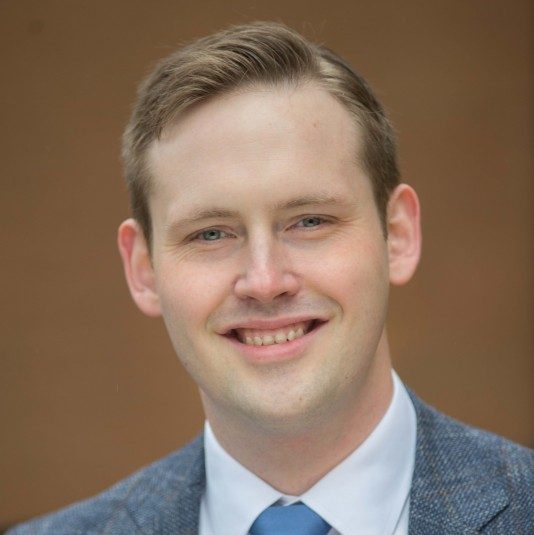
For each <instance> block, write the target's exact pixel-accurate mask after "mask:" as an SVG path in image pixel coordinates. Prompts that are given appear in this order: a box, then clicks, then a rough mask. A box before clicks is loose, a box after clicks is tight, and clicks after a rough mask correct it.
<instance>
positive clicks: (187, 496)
mask: <svg viewBox="0 0 534 535" xmlns="http://www.w3.org/2000/svg"><path fill="white" fill-rule="evenodd" d="M205 485H206V475H205V468H204V441H203V437H202V436H199V437H198V438H197V439H196V440H195V441H194V442H192V443H191V444H189V445H188V446H186V447H185V448H184V449H182V450H180V451H178V452H177V453H176V454H173V455H171V456H170V457H169V458H168V459H167V460H166V461H165V463H164V464H162V465H161V466H160V467H159V468H158V471H157V473H156V474H152V475H151V477H150V478H149V479H147V478H146V477H144V478H143V477H141V478H140V480H139V482H138V483H137V484H135V485H133V486H132V488H131V490H130V492H129V493H128V497H127V499H126V508H125V513H126V514H127V515H129V517H130V519H131V523H130V524H131V525H132V527H133V526H135V531H132V530H130V529H129V530H128V531H120V535H122V534H123V533H124V535H126V534H128V535H132V534H134V533H135V534H136V535H137V534H139V535H140V534H143V535H156V534H157V535H197V534H198V520H199V513H200V500H201V497H202V493H203V491H204V488H205ZM118 524H119V523H116V525H118ZM112 532H113V533H114V535H115V534H116V533H118V532H116V531H113V530H112Z"/></svg>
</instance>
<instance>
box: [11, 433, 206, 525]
mask: <svg viewBox="0 0 534 535" xmlns="http://www.w3.org/2000/svg"><path fill="white" fill-rule="evenodd" d="M199 463H203V439H202V436H200V437H198V438H197V439H196V440H195V441H193V442H191V443H190V444H188V445H187V446H185V447H184V448H182V449H180V450H177V451H175V452H173V453H171V454H170V455H168V456H166V457H164V458H163V459H160V460H158V461H156V462H154V463H152V464H151V465H149V466H146V467H145V468H142V469H140V470H139V471H137V472H135V473H134V474H132V475H130V476H129V477H127V478H126V479H123V480H122V481H119V482H118V483H116V484H115V485H113V486H112V487H110V488H109V489H107V490H105V491H104V492H102V493H100V494H98V495H97V496H94V497H92V498H89V499H87V500H84V501H81V502H78V503H75V504H73V505H70V506H68V507H66V508H64V509H61V510H59V511H56V512H54V513H50V514H47V515H45V516H42V517H39V518H36V519H34V520H32V521H29V522H26V523H24V524H21V525H19V526H16V527H15V528H13V529H12V530H10V531H8V532H7V534H6V535H52V534H54V535H82V534H83V535H93V534H94V535H96V534H99V535H100V534H103V533H110V534H121V535H122V534H123V533H124V534H134V533H139V532H142V529H140V526H139V518H138V515H139V514H143V512H142V511H143V510H144V509H146V510H150V511H155V510H157V509H158V507H159V506H160V503H159V502H163V501H165V499H166V496H170V495H172V496H175V495H176V494H177V492H180V490H182V489H183V488H186V487H188V486H189V485H194V484H197V483H198V479H199V477H200V474H201V472H203V464H202V468H201V470H200V471H199V470H198V465H199ZM151 502H153V503H151Z"/></svg>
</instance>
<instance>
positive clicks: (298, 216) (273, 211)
mask: <svg viewBox="0 0 534 535" xmlns="http://www.w3.org/2000/svg"><path fill="white" fill-rule="evenodd" d="M123 155H124V162H125V170H126V177H127V181H128V184H129V188H130V192H131V200H132V207H133V216H134V217H133V218H132V219H128V220H127V221H125V222H124V223H123V224H122V225H121V226H120V228H119V233H118V243H119V249H120V252H121V255H122V259H123V262H124V268H125V273H126V279H127V281H128V285H129V288H130V292H131V294H132V297H133V299H134V301H135V302H136V304H137V306H138V307H139V308H140V309H141V310H142V311H143V312H144V313H145V314H147V315H150V316H160V315H161V316H163V319H164V321H165V323H166V326H167V329H168V332H169V335H170V338H171V340H172V343H173V345H174V348H175V350H176V353H177V355H178V357H179V358H180V360H181V361H182V363H183V365H184V366H185V368H186V369H187V370H188V372H189V373H190V374H191V376H192V378H193V379H194V380H195V382H196V383H197V384H198V387H199V391H200V395H201V399H202V403H203V406H204V409H205V413H206V417H207V421H206V427H205V433H204V434H203V436H201V437H199V438H198V439H197V440H196V441H195V442H193V443H192V444H190V445H188V446H186V447H185V448H184V449H182V450H180V451H178V452H176V453H174V454H172V455H170V456H169V457H167V458H166V459H163V460H160V461H158V462H156V463H155V464H153V465H152V466H150V467H148V468H145V469H143V470H141V471H140V472H138V473H137V474H135V475H133V476H131V477H130V478H128V479H126V480H125V481H122V482H120V483H118V484H117V485H116V486H115V487H113V488H112V489H110V490H108V491H106V492H104V493H102V494H101V495H99V496H97V497H95V498H92V499H91V500H88V501H85V502H82V503H80V504H77V505H74V506H72V507H70V508H67V509H66V510H63V511H61V512H59V513H56V514H54V515H51V516H48V517H44V518H42V519H38V520H36V521H34V522H32V523H29V524H26V525H24V526H21V527H20V528H19V529H15V530H14V532H13V533H19V534H22V533H54V534H61V533H64V534H67V533H69V534H71V533H80V534H81V533H110V534H135V533H144V534H160V533H161V534H180V535H181V534H193V533H195V534H196V533H200V534H201V535H214V534H216V535H218V534H221V535H223V534H232V535H245V534H247V533H251V534H253V535H254V534H266V533H272V534H278V535H279V534H283V533H291V534H305V533H309V534H319V533H322V534H326V533H331V534H337V533H341V534H343V535H347V534H356V533H358V534H359V533H364V534H377V535H378V534H381V535H384V534H387V535H392V534H393V535H401V534H407V533H410V534H434V533H475V532H483V533H491V534H495V533H503V534H504V533H506V534H511V533H514V534H520V533H525V534H526V533H532V532H533V531H534V514H533V505H534V504H533V495H534V494H533V491H534V475H533V474H534V460H533V455H532V452H529V451H527V450H526V449H523V448H521V447H519V446H516V445H513V444H511V443H509V442H507V441H505V440H503V439H500V438H498V437H495V436H493V435H490V434H486V433H483V432H481V431H477V430H474V429H471V428H468V427H466V426H463V425H461V424H459V423H457V422H454V421H452V420H450V419H448V418H446V417H445V416H443V415H440V414H439V413H437V412H435V411H434V410H433V409H431V408H429V407H427V406H425V405H424V404H423V403H422V402H421V401H420V400H418V399H417V397H415V395H413V394H411V393H410V394H409V393H408V392H407V390H406V389H405V387H404V386H403V384H402V383H401V381H400V380H399V378H398V377H397V376H396V375H395V374H394V372H393V371H392V368H391V358H390V350H389V347H388V342H387V335H386V330H385V319H386V312H387V301H388V289H389V285H390V284H403V283H405V282H407V281H408V280H409V279H410V278H411V276H412V275H413V273H414V271H415V269H416V266H417V263H418V261H419V255H420V249H421V234H420V228H419V203H418V199H417V195H416V193H415V192H414V190H413V189H412V188H411V187H410V186H408V185H406V184H403V183H400V181H399V173H398V170H397V164H396V155H395V143H394V136H393V133H392V129H391V126H390V124H389V122H388V120H387V118H386V116H385V113H384V111H383V109H382V107H381V105H380V103H379V102H378V101H377V100H376V98H375V97H374V96H373V94H372V92H371V90H370V88H369V87H368V86H367V84H366V82H365V81H364V80H363V79H362V78H361V77H360V76H359V75H357V74H356V73H354V72H353V71H352V69H351V68H350V67H349V66H348V65H347V64H346V63H345V62H344V61H343V60H342V59H341V58H339V57H338V56H336V55H335V54H333V53H332V52H330V51H328V50H326V49H325V48H323V47H320V46H317V45H313V44H310V43H308V42H307V41H305V40H304V39H303V38H302V37H301V36H299V35H298V34H296V33H295V32H293V31H292V30H290V29H288V28H286V27H284V26H282V25H278V24H265V23H258V24H250V25H246V26H240V27H235V28H231V29H230V30H227V31H225V32H220V33H218V34H215V35H213V36H210V37H207V38H205V39H201V40H200V41H197V42H195V43H193V44H192V45H190V46H188V47H186V48H184V49H182V50H181V51H178V52H177V53H175V54H173V55H171V56H170V57H169V58H167V59H165V60H164V61H163V62H162V63H161V64H160V65H159V66H158V67H157V68H156V70H155V71H154V72H153V73H152V74H151V75H150V76H149V78H148V79H147V80H146V81H145V83H144V84H143V86H142V87H141V90H140V94H139V99H138V102H137V105H136V108H135V110H134V112H133V115H132V118H131V121H130V123H129V125H128V127H127V130H126V133H125V136H124V151H123Z"/></svg>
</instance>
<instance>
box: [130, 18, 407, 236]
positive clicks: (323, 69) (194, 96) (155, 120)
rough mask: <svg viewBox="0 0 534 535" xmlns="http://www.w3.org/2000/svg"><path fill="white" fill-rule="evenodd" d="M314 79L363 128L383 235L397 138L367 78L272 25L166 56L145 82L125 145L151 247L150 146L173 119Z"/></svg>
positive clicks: (135, 205)
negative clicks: (221, 100)
mask: <svg viewBox="0 0 534 535" xmlns="http://www.w3.org/2000/svg"><path fill="white" fill-rule="evenodd" d="M311 81H313V82H315V83H316V84H318V85H320V86H321V87H323V88H324V89H325V90H326V91H327V92H328V93H330V94H331V95H332V96H334V97H335V98H336V99H337V100H338V101H339V102H340V103H341V104H342V105H343V106H344V107H345V108H346V109H347V111H348V112H349V113H350V114H351V116H352V117H353V119H354V121H355V124H357V125H358V127H359V128H360V129H361V131H362V145H361V147H359V151H358V153H356V154H355V155H354V156H355V158H356V159H357V160H358V161H359V162H360V165H361V166H362V168H363V169H365V171H366V172H367V174H368V175H369V177H370V179H371V182H372V187H373V194H374V197H375V201H376V203H377V207H378V211H379V214H380V218H381V222H382V226H383V229H384V233H385V232H386V225H385V220H386V207H387V202H388V199H389V195H390V193H391V191H393V189H394V188H395V186H397V185H398V183H399V171H398V168H397V161H396V149H395V139H394V133H393V130H392V127H391V125H390V123H389V121H388V119H387V117H386V115H385V112H384V110H383V108H382V106H381V104H380V103H379V102H378V100H377V99H376V98H375V96H374V95H373V93H372V91H371V88H370V87H369V86H368V84H367V83H366V81H365V80H364V79H363V78H362V77H361V76H360V75H359V74H357V73H356V72H355V71H354V70H353V69H352V68H351V67H350V66H349V65H348V64H347V63H346V62H345V61H344V60H343V59H342V58H340V57H339V56H337V55H336V54H334V53H333V52H331V51H330V50H328V49H327V48H325V47H323V46H320V45H316V44H313V43H310V42H308V41H307V40H306V39H304V38H303V37H302V36H301V35H299V34H298V33H297V32H295V31H293V30H291V29H289V28H287V27H286V26H283V25H281V24H275V23H252V24H248V25H243V26H236V27H233V28H230V29H228V30H225V31H222V32H219V33H216V34H214V35H212V36H208V37H206V38H203V39H200V40H198V41H196V42H194V43H192V44H191V45H189V46H187V47H185V48H183V49H181V50H179V51H177V52H176V53H174V54H172V55H170V56H169V57H167V58H166V59H164V60H163V61H162V62H160V64H159V65H158V66H157V67H156V69H155V70H154V71H153V72H152V73H151V74H150V76H148V78H147V79H146V80H145V81H144V83H143V84H142V85H141V87H140V90H139V96H138V100H137V103H136V106H135V109H134V112H133V114H132V117H131V120H130V122H129V124H128V126H127V128H126V131H125V134H124V140H123V160H124V167H125V174H126V179H127V183H128V186H129V190H130V198H131V204H132V209H133V215H134V217H135V219H136V220H137V221H138V222H139V224H140V225H141V228H142V229H143V232H144V233H145V237H146V239H147V241H148V243H149V244H150V242H151V234H152V228H151V214H150V208H149V197H150V192H151V172H150V168H149V166H148V165H147V161H146V156H147V150H148V148H149V147H150V145H151V144H152V143H153V142H154V141H155V140H157V139H159V137H160V136H161V133H162V132H163V131H164V130H165V128H166V126H167V125H169V124H170V123H171V122H172V121H173V120H174V119H175V118H177V117H178V116H179V115H180V114H184V113H185V112H186V111H187V110H189V109H191V108H192V107H194V106H198V105H199V104H201V103H205V102H207V101H208V100H210V99H213V98H215V97H216V96H219V95H221V94H225V93H230V92H232V91H235V90H238V89H246V88H249V87H251V86H258V87H260V86H263V87H276V86H296V85H297V84H299V83H304V82H311Z"/></svg>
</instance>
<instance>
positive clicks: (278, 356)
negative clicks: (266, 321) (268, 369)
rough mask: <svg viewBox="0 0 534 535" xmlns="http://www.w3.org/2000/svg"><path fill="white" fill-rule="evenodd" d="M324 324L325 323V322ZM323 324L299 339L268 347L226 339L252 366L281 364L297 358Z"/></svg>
mask: <svg viewBox="0 0 534 535" xmlns="http://www.w3.org/2000/svg"><path fill="white" fill-rule="evenodd" d="M325 323H326V322H325ZM325 323H321V324H320V325H317V326H316V327H315V328H314V329H313V330H312V331H310V332H308V333H306V334H305V335H304V336H301V337H300V338H295V340H291V341H290V342H284V343H283V344H271V345H269V346H255V345H248V344H243V343H241V342H240V341H239V340H237V339H236V338H231V337H226V339H227V340H228V341H229V342H230V343H231V344H233V346H234V347H236V348H237V350H238V351H239V352H240V353H241V354H242V355H243V356H244V357H245V359H246V360H248V361H250V362H252V363H253V364H270V363H273V362H282V361H285V360H290V359H293V358H296V357H299V356H300V355H302V353H304V352H305V351H306V349H307V348H308V346H309V345H310V344H311V343H312V342H313V339H314V337H315V335H316V334H317V333H318V332H319V331H320V330H321V329H322V327H323V326H324V325H325Z"/></svg>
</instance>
